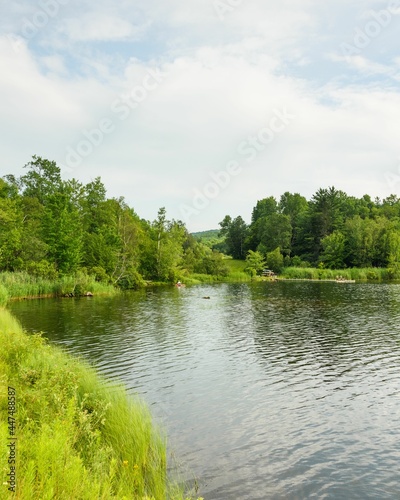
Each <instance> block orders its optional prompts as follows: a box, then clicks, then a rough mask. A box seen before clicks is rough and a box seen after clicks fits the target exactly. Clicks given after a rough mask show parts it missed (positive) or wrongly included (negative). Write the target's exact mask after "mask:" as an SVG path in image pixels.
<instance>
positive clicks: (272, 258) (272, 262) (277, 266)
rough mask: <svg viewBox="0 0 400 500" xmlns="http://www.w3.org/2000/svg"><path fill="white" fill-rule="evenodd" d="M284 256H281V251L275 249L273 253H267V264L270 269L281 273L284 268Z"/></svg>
mask: <svg viewBox="0 0 400 500" xmlns="http://www.w3.org/2000/svg"><path fill="white" fill-rule="evenodd" d="M283 262H284V259H283V255H282V254H281V249H280V248H279V247H278V248H275V250H273V251H272V252H268V253H267V257H266V263H267V267H268V268H269V269H272V271H274V272H275V273H279V272H281V271H282V268H283Z"/></svg>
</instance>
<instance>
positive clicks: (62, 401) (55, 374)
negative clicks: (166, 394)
mask: <svg viewBox="0 0 400 500" xmlns="http://www.w3.org/2000/svg"><path fill="white" fill-rule="evenodd" d="M0 343H1V345H2V349H1V352H0V378H1V379H2V380H4V382H5V388H4V390H3V389H2V393H4V391H6V392H5V393H4V394H5V397H6V398H7V386H8V393H9V404H8V406H7V404H5V405H2V406H1V408H0V417H1V418H0V446H1V449H2V450H3V451H4V450H7V449H9V450H10V453H11V451H12V453H13V456H12V457H11V455H10V453H9V456H7V454H6V453H2V455H1V456H2V458H1V462H2V467H1V470H2V471H3V472H2V474H3V479H2V481H1V483H2V485H3V486H2V487H3V488H4V490H5V493H4V494H6V492H7V493H8V491H7V490H8V489H10V488H11V489H10V491H12V492H14V493H15V494H16V495H17V496H18V498H32V500H35V499H36V498H44V497H46V498H47V497H49V496H52V497H53V496H54V497H57V498H89V497H90V498H104V499H110V500H111V499H112V498H174V499H177V500H183V499H185V500H186V499H190V498H193V497H192V496H190V493H189V494H187V495H185V493H184V486H178V485H177V483H175V482H174V481H171V480H170V479H168V478H167V448H166V436H165V433H164V431H163V430H162V429H161V428H160V427H159V426H158V425H157V424H156V423H155V422H154V420H153V418H152V415H151V412H150V409H149V407H148V405H147V403H145V402H144V400H142V399H141V398H139V397H138V396H131V395H129V394H128V393H127V392H126V389H125V388H124V387H123V386H122V384H118V383H115V382H112V381H109V380H108V379H107V378H106V377H104V376H103V375H101V374H100V373H99V372H98V370H96V369H95V368H94V367H93V366H92V365H90V364H89V363H87V362H85V361H83V360H82V359H80V358H77V357H75V356H72V355H71V354H69V353H67V352H66V351H65V350H64V349H62V348H60V347H57V346H54V345H52V344H50V343H48V342H47V341H46V340H45V339H44V338H43V337H42V336H40V335H28V334H26V333H25V332H24V331H23V329H22V327H21V325H20V324H19V322H18V320H17V319H16V318H15V317H14V316H13V315H12V314H11V313H10V312H9V311H8V310H7V309H6V308H4V307H0ZM4 394H3V395H4ZM10 398H12V401H11V403H12V404H11V403H10ZM10 405H11V406H10ZM11 441H12V443H11ZM10 443H11V444H12V446H13V447H14V448H10V446H9V445H10ZM10 460H12V461H13V462H12V464H11V465H12V470H11V468H10V467H11V465H10ZM7 472H9V474H6V473H7ZM178 474H179V471H178ZM12 488H14V489H12ZM0 496H1V495H0Z"/></svg>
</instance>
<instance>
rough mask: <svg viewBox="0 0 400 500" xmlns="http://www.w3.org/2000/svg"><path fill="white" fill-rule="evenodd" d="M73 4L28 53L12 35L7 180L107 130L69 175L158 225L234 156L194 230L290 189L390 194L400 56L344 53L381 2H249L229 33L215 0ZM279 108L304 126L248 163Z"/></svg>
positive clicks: (7, 51)
mask: <svg viewBox="0 0 400 500" xmlns="http://www.w3.org/2000/svg"><path fill="white" fill-rule="evenodd" d="M71 5H72V4H71ZM71 5H66V6H65V10H63V11H61V10H60V14H59V16H58V17H57V19H54V20H52V22H53V24H52V26H50V25H49V26H48V28H46V29H44V30H43V31H41V32H40V33H38V35H37V37H35V38H34V39H27V38H24V37H22V38H20V39H19V40H20V44H19V50H18V51H17V52H16V51H15V50H14V48H13V44H12V42H13V41H14V42H15V41H16V38H11V39H10V38H7V37H2V38H1V39H0V61H1V64H2V67H3V68H4V69H3V70H2V72H1V74H0V92H1V95H2V97H3V103H4V105H3V108H2V119H1V122H0V133H1V137H2V139H1V142H2V157H3V158H2V161H3V163H2V167H1V174H3V175H4V174H6V173H9V172H10V170H11V171H12V170H13V169H14V168H17V167H18V166H22V165H23V164H25V163H26V162H27V161H29V159H30V157H31V155H32V154H35V153H36V154H40V155H42V156H47V157H49V158H51V159H54V160H56V161H57V162H58V163H59V164H65V161H66V152H67V147H71V148H74V149H76V148H77V146H78V145H79V144H80V142H82V141H85V140H87V135H85V134H86V133H88V132H90V131H94V130H95V129H97V128H98V127H99V123H100V122H101V120H103V119H107V120H109V121H111V122H112V124H113V131H112V132H111V133H109V134H103V138H102V140H99V143H100V144H99V145H98V146H93V147H92V149H93V151H92V153H91V154H89V155H88V156H87V157H85V158H83V160H82V162H81V164H80V165H79V166H77V167H76V168H75V169H73V171H72V172H71V173H70V174H69V175H73V176H75V177H77V178H78V179H80V180H81V181H83V182H87V181H89V180H90V179H91V178H93V177H95V176H97V175H101V176H102V177H103V180H104V182H105V184H106V186H107V187H108V188H109V192H110V194H111V195H112V196H119V195H124V196H125V197H126V198H127V200H128V201H129V202H130V203H131V204H132V205H133V206H134V208H135V209H136V211H137V212H138V214H139V215H140V216H143V217H145V218H149V219H151V218H153V217H155V214H156V212H157V209H158V208H159V206H163V205H165V206H166V207H167V209H168V211H169V212H170V215H171V216H173V217H175V218H180V216H181V213H180V206H181V205H182V204H183V203H186V204H189V203H191V201H192V199H193V196H194V192H195V190H196V189H197V190H200V191H201V190H202V189H203V188H204V186H205V185H206V184H207V183H209V182H210V179H211V177H210V172H214V173H215V172H218V171H222V170H223V169H225V168H226V165H227V163H228V162H229V161H231V160H237V161H238V162H239V163H240V164H241V166H242V172H241V174H240V175H239V176H237V177H235V178H234V179H232V180H231V182H230V184H229V186H228V187H227V188H226V189H225V190H222V191H221V193H220V194H219V196H218V197H217V198H216V199H214V200H213V201H211V202H210V204H209V206H208V207H207V209H205V210H204V211H202V212H201V213H200V214H199V215H198V217H195V218H193V219H192V220H191V222H190V224H191V226H189V228H190V229H207V228H209V227H215V226H216V225H217V223H218V221H220V220H222V218H223V216H224V215H225V214H226V213H231V214H232V215H233V214H236V215H237V214H239V213H240V214H241V215H243V216H244V217H245V218H247V219H248V218H249V216H250V213H251V208H252V206H253V205H254V203H255V202H256V200H257V199H260V198H262V197H265V196H269V195H271V194H272V195H275V196H277V197H279V196H280V194H282V193H283V192H284V191H287V190H289V191H293V192H295V191H297V192H301V193H302V194H304V195H305V196H311V194H312V193H313V192H315V191H316V190H317V189H318V188H319V187H322V186H327V185H335V186H336V187H338V188H340V189H343V190H345V191H346V190H347V191H348V192H349V194H354V195H360V196H361V195H362V194H364V193H367V192H368V193H369V194H371V195H372V196H375V195H379V196H381V197H383V196H385V195H388V194H390V187H389V186H388V185H387V183H386V181H385V175H384V174H385V172H386V171H388V170H390V169H392V168H393V169H396V168H397V157H398V155H399V151H398V145H397V143H398V137H399V133H400V128H399V125H398V109H399V106H400V93H399V91H398V90H396V87H395V85H394V82H395V81H396V78H398V75H397V73H398V68H399V57H398V55H397V54H394V53H393V52H392V51H391V52H390V53H385V52H382V55H381V56H380V54H379V52H376V53H374V54H372V53H371V52H368V51H366V52H363V53H361V54H357V55H354V56H353V57H347V58H345V57H343V55H339V48H340V43H342V42H343V41H344V40H346V36H347V34H350V35H351V34H352V29H353V26H356V25H357V23H361V24H360V26H362V22H363V21H362V20H363V19H364V18H363V15H364V12H366V11H367V10H368V9H371V8H378V7H379V5H378V7H376V6H377V4H376V3H374V2H365V3H364V4H363V6H362V8H360V5H358V6H355V5H351V6H349V4H348V3H345V2H344V1H343V2H335V3H333V2H331V1H329V2H328V3H327V4H324V5H323V6H322V5H320V4H319V3H318V2H316V1H315V0H313V1H311V0H309V1H300V0H287V1H285V2H283V3H280V4H277V3H276V2H271V1H267V2H265V1H261V0H253V1H251V2H250V1H245V0H243V2H242V4H241V5H239V6H238V7H237V8H236V9H234V10H232V11H230V12H229V15H227V16H226V18H225V20H224V21H223V22H222V21H221V20H220V19H219V18H218V16H217V15H216V13H215V10H214V7H213V1H212V0H211V1H210V2H203V0H201V1H200V0H196V1H194V2H191V3H190V4H188V3H186V4H182V2H180V1H179V2H178V0H169V1H167V2H160V1H158V0H149V2H148V3H146V4H145V5H144V6H143V5H140V6H139V4H138V3H137V2H136V6H135V2H127V1H121V2H120V3H118V4H112V3H111V2H110V1H108V0H101V1H99V2H98V3H97V4H96V7H95V8H94V7H93V4H92V3H89V2H86V3H83V4H81V6H80V7H77V6H76V5H75V4H74V5H75V7H74V8H75V11H74V12H72V10H71ZM27 12H28V11H27ZM29 12H30V13H31V14H32V12H31V11H29ZM12 14H13V15H17V14H18V15H21V11H19V12H17V11H16V10H15V9H14V8H13V10H12ZM4 25H7V26H8V29H9V27H10V26H12V25H14V26H18V22H16V20H15V19H14V24H13V23H12V22H11V20H10V19H7V20H5V21H4ZM50 28H51V29H50ZM53 28H54V29H53ZM11 34H12V35H14V37H15V35H18V34H20V33H19V32H18V29H17V28H15V31H14V33H11ZM389 35H390V32H389V31H388V32H387V33H385V36H389ZM98 42H102V43H100V44H99V43H98ZM114 42H118V43H114ZM371 47H372V44H371ZM332 54H336V55H332ZM388 61H391V62H388ZM149 71H150V72H153V73H152V74H155V75H158V76H156V77H155V79H154V78H153V79H152V80H151V79H150V77H149V74H151V73H149ZM161 74H162V75H164V76H162V77H160V75H161ZM145 82H147V83H148V84H150V86H149V87H148V88H147V87H146V88H144V87H143V86H144V85H145ZM135 89H136V90H135ZM138 89H139V90H138ZM140 89H142V90H140ZM146 89H147V90H146ZM132 95H135V96H136V98H138V99H139V97H140V99H139V100H140V102H137V103H135V101H134V99H133V100H132V97H131V100H130V105H131V107H130V108H128V110H129V112H128V116H127V117H126V119H125V117H124V119H122V114H121V113H118V112H116V111H115V109H114V110H113V108H112V104H113V103H114V102H115V100H118V99H119V100H121V99H122V96H132ZM120 102H121V103H122V101H120ZM276 109H278V110H279V109H280V110H283V109H286V110H287V111H288V112H289V113H291V114H293V115H295V119H293V120H292V121H291V123H290V124H289V125H288V126H287V127H286V128H285V129H284V130H283V131H282V133H279V134H277V135H276V137H274V140H273V141H272V142H271V144H269V145H267V146H266V147H265V149H264V151H260V152H259V154H258V155H257V157H256V158H255V159H254V161H252V162H248V161H246V157H245V156H243V155H241V154H240V153H239V152H238V146H239V144H241V143H242V142H243V141H248V140H249V138H251V137H254V136H257V134H258V132H259V131H260V129H262V128H263V127H265V126H268V123H269V121H270V120H271V117H273V116H274V112H275V111H274V110H276ZM89 146H90V144H89Z"/></svg>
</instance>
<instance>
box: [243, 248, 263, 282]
mask: <svg viewBox="0 0 400 500" xmlns="http://www.w3.org/2000/svg"><path fill="white" fill-rule="evenodd" d="M265 265H266V262H265V259H264V257H263V256H262V255H261V254H260V252H253V250H249V251H248V253H247V256H246V267H245V270H246V271H247V272H248V273H249V274H250V276H255V275H256V274H258V273H260V272H261V271H262V270H263V269H264V268H265Z"/></svg>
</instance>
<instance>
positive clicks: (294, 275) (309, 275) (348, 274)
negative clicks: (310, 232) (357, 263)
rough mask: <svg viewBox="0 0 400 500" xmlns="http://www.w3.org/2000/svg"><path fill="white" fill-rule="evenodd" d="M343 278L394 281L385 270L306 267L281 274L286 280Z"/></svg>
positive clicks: (288, 269)
mask: <svg viewBox="0 0 400 500" xmlns="http://www.w3.org/2000/svg"><path fill="white" fill-rule="evenodd" d="M337 276H342V277H343V278H345V279H349V280H357V281H389V280H391V279H393V276H392V275H391V272H390V270H389V269H384V268H376V267H371V268H350V269H317V268H311V267H310V268H304V267H286V268H284V269H283V270H282V272H281V273H280V274H279V277H280V278H286V279H311V280H327V279H332V280H334V279H336V277H337Z"/></svg>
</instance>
